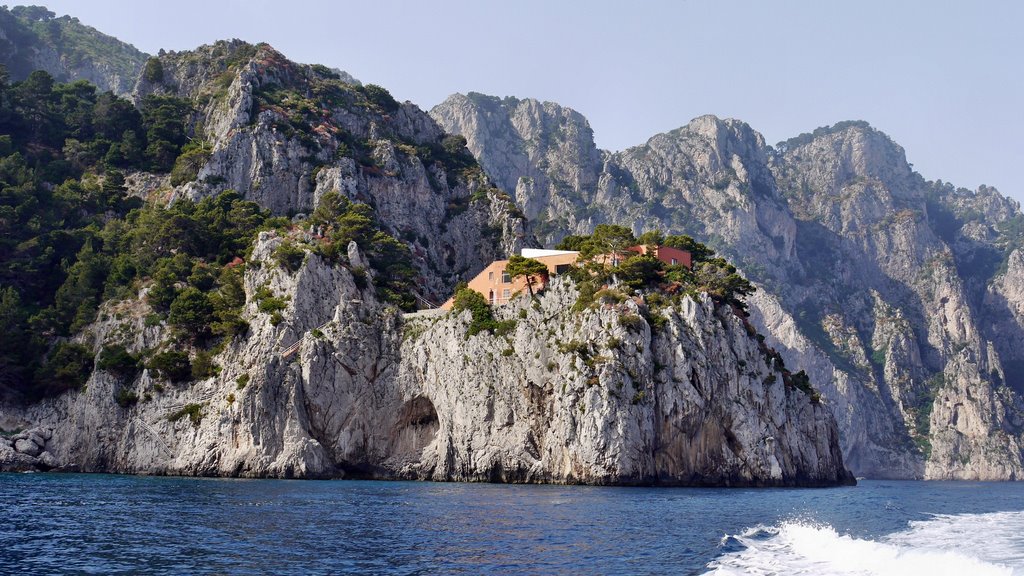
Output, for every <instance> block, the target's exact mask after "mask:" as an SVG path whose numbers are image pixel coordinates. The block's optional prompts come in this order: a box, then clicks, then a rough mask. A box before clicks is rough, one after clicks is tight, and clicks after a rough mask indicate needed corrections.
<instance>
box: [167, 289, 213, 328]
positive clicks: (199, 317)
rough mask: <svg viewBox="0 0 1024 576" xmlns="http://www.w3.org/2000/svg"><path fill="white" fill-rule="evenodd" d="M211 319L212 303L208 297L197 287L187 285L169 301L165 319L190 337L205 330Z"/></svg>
mask: <svg viewBox="0 0 1024 576" xmlns="http://www.w3.org/2000/svg"><path fill="white" fill-rule="evenodd" d="M212 319H213V303H211V302H210V297H209V296H207V295H206V293H205V292H202V291H201V290H199V289H198V288H195V287H193V286H189V287H188V288H185V289H184V290H182V291H181V292H179V293H178V296H177V297H175V299H174V302H171V311H170V314H169V315H168V316H167V321H168V322H170V323H171V325H173V326H175V327H176V328H179V329H180V330H182V331H183V332H184V333H185V334H186V335H188V336H190V337H196V336H199V335H202V334H203V333H205V332H207V331H208V330H209V327H210V322H211V320H212Z"/></svg>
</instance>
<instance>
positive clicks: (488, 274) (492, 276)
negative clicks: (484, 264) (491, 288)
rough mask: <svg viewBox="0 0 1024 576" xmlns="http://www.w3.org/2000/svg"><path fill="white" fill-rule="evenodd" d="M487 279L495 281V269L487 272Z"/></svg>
mask: <svg viewBox="0 0 1024 576" xmlns="http://www.w3.org/2000/svg"><path fill="white" fill-rule="evenodd" d="M487 281H488V282H494V271H491V272H488V273H487Z"/></svg>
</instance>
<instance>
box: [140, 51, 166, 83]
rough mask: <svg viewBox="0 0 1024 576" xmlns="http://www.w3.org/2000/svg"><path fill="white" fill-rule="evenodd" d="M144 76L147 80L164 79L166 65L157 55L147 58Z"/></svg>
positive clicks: (158, 80) (159, 80) (160, 80)
mask: <svg viewBox="0 0 1024 576" xmlns="http://www.w3.org/2000/svg"><path fill="white" fill-rule="evenodd" d="M142 77H143V78H145V79H146V81H147V82H163V79H164V65H163V63H162V62H160V59H159V58H157V57H155V56H154V57H152V58H150V59H149V60H146V66H145V68H143V70H142Z"/></svg>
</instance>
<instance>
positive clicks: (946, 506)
mask: <svg viewBox="0 0 1024 576" xmlns="http://www.w3.org/2000/svg"><path fill="white" fill-rule="evenodd" d="M0 573H2V574H137V573H146V574H338V573H358V574H438V573H442V574H708V573H711V574H786V575H789V574H808V575H826V574H857V575H867V574H900V575H913V574H922V575H929V576H935V575H941V574H958V575H959V574H967V575H970V576H984V575H987V574H1024V484H1020V483H973V482H959V483H946V482H889V481H862V482H861V483H860V485H858V486H856V487H848V488H831V489H784V490H783V489H756V490H755V489H696V488H604V487H582V486H568V487H566V486H508V485H495V484H435V483H414V482H368V481H285V480H280V481H279V480H221V479H196V478H163V477H132V476H105V475H86V474H82V475H74V474H0Z"/></svg>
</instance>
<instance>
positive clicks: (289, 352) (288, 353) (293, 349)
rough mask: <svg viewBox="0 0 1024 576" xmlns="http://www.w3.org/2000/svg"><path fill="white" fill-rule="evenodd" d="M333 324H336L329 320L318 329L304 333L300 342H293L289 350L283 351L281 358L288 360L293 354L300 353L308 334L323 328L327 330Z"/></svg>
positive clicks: (300, 337)
mask: <svg viewBox="0 0 1024 576" xmlns="http://www.w3.org/2000/svg"><path fill="white" fill-rule="evenodd" d="M331 322H334V320H328V321H327V322H324V323H323V324H321V325H319V326H317V327H316V328H313V330H308V331H306V332H303V333H302V336H299V339H298V340H296V341H295V342H292V343H291V344H290V345H289V346H288V347H287V348H285V349H284V350H282V351H281V358H284V359H288V358H289V357H290V356H291V355H292V354H295V353H296V352H298V351H299V347H300V346H302V341H303V340H304V339H305V338H306V335H307V334H309V333H310V332H313V331H316V330H322V329H323V328H326V327H327V325H328V324H330V323H331Z"/></svg>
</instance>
